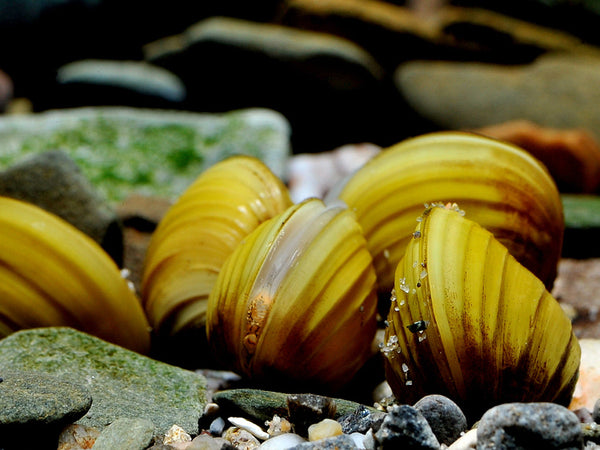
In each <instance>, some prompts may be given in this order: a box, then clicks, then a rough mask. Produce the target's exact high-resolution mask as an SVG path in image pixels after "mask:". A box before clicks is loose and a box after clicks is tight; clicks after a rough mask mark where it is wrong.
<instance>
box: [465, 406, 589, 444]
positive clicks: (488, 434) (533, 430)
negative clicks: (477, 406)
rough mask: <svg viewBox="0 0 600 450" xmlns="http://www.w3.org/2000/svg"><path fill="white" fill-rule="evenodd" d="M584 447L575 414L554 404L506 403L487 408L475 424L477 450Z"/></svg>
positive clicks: (579, 425)
mask: <svg viewBox="0 0 600 450" xmlns="http://www.w3.org/2000/svg"><path fill="white" fill-rule="evenodd" d="M538 448H544V449H564V450H576V449H578V450H579V449H582V448H583V434H582V430H581V424H580V422H579V420H578V419H577V416H576V415H575V414H574V413H573V412H572V411H569V410H568V409H567V408H565V407H564V406H560V405H557V404H555V403H506V404H503V405H498V406H495V407H493V408H491V409H489V410H488V411H487V412H486V413H485V414H484V415H483V416H482V417H481V420H480V421H479V425H478V427H477V450H487V449H495V450H500V449H503V450H521V449H538Z"/></svg>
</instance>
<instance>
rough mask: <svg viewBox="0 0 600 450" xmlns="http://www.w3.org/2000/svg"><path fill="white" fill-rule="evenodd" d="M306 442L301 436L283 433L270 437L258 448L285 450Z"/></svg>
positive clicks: (263, 449) (262, 449) (261, 449)
mask: <svg viewBox="0 0 600 450" xmlns="http://www.w3.org/2000/svg"><path fill="white" fill-rule="evenodd" d="M304 442H306V439H304V438H303V437H302V436H300V435H298V434H295V433H285V434H280V435H279V436H275V437H272V438H271V439H269V440H268V441H265V442H263V443H262V444H261V446H260V447H259V448H260V450H285V449H288V448H292V447H295V446H296V445H298V444H302V443H304Z"/></svg>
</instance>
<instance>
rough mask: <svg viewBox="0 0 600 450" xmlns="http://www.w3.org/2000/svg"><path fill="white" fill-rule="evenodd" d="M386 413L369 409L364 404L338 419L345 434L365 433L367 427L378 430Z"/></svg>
mask: <svg viewBox="0 0 600 450" xmlns="http://www.w3.org/2000/svg"><path fill="white" fill-rule="evenodd" d="M385 417H386V413H384V412H383V411H375V412H373V411H371V410H369V409H368V408H367V407H366V406H364V405H361V406H360V407H358V408H357V409H356V410H355V411H353V412H352V413H350V414H347V415H345V416H343V417H341V418H340V419H338V421H339V422H340V424H341V425H342V430H343V432H344V433H346V434H350V433H354V432H358V433H363V434H364V433H366V432H367V431H369V429H372V430H373V431H374V432H376V431H377V430H379V428H380V427H381V424H382V423H383V419H385Z"/></svg>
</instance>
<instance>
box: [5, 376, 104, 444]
mask: <svg viewBox="0 0 600 450" xmlns="http://www.w3.org/2000/svg"><path fill="white" fill-rule="evenodd" d="M0 376H1V377H2V381H1V382H0V448H4V447H6V448H19V445H18V443H19V440H21V441H20V444H21V445H23V441H22V440H23V439H24V437H26V439H27V442H31V443H32V445H34V444H33V443H34V442H36V444H35V445H37V446H41V445H44V444H45V443H46V439H47V440H48V441H50V440H53V439H55V438H56V439H58V434H59V432H60V430H61V428H62V427H64V426H65V425H68V424H69V423H71V422H74V421H76V420H77V419H79V418H80V417H82V416H83V415H84V414H85V413H86V412H87V411H88V410H89V409H90V406H91V405H92V397H91V395H90V392H89V390H88V389H86V388H85V387H84V386H82V385H81V384H78V383H73V382H69V381H65V380H63V379H61V378H60V377H55V376H52V375H48V374H46V373H43V372H33V371H18V370H14V369H13V370H7V369H2V370H1V371H0ZM37 441H40V442H37ZM42 441H44V443H42Z"/></svg>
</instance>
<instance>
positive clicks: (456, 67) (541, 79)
mask: <svg viewBox="0 0 600 450" xmlns="http://www.w3.org/2000/svg"><path fill="white" fill-rule="evenodd" d="M395 79H396V84H397V87H398V89H399V90H400V92H401V93H402V95H403V96H404V98H405V99H406V100H407V102H408V103H409V104H410V105H411V106H412V108H413V109H414V111H415V112H416V113H417V114H419V115H421V116H423V117H425V118H426V119H428V120H430V121H431V122H432V123H433V124H435V126H437V127H441V128H450V129H461V128H477V127H483V126H488V125H494V124H498V123H502V122H507V121H509V120H514V119H526V120H529V121H531V122H533V123H536V124H539V125H542V126H546V127H553V128H585V129H587V130H589V131H590V132H591V133H592V134H593V135H594V137H595V138H596V139H597V140H600V111H599V110H598V104H599V103H600V89H598V88H597V86H598V85H599V84H600V58H597V57H592V56H582V55H580V56H575V55H554V54H552V55H545V56H543V57H540V58H539V59H537V60H536V61H535V62H534V63H532V64H527V65H519V66H501V65H494V64H484V63H461V62H443V61H413V62H409V63H406V64H403V65H401V66H400V67H399V68H398V70H397V72H396V75H395Z"/></svg>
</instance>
